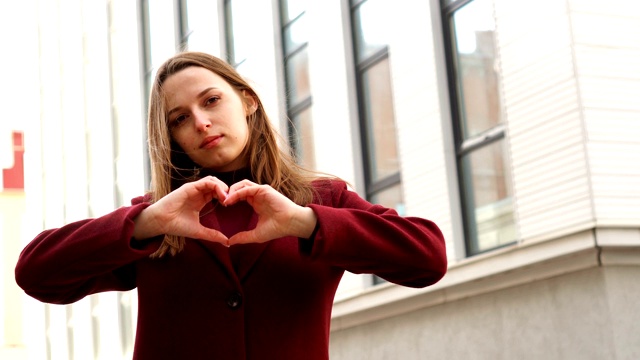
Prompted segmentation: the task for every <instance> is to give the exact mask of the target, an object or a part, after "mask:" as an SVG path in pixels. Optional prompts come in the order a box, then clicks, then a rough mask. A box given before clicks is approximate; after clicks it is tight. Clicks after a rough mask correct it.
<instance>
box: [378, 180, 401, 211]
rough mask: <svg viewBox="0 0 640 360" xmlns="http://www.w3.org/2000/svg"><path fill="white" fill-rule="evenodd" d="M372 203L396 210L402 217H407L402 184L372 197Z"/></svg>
mask: <svg viewBox="0 0 640 360" xmlns="http://www.w3.org/2000/svg"><path fill="white" fill-rule="evenodd" d="M371 202H372V203H374V204H380V205H382V206H384V207H388V208H390V209H395V210H396V211H397V212H398V214H399V215H400V216H404V215H405V209H404V200H403V198H402V186H400V184H396V185H393V186H391V187H388V188H385V189H384V190H381V191H379V192H377V193H375V194H373V195H372V196H371Z"/></svg>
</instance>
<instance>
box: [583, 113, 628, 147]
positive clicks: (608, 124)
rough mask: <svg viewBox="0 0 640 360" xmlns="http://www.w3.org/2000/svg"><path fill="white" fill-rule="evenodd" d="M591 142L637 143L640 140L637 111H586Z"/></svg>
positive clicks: (585, 116) (585, 117)
mask: <svg viewBox="0 0 640 360" xmlns="http://www.w3.org/2000/svg"><path fill="white" fill-rule="evenodd" d="M584 119H585V123H586V124H587V131H588V133H587V136H588V139H589V141H599V142H620V143H622V142H626V143H636V142H637V141H638V139H640V114H639V113H638V112H637V111H615V110H608V109H593V108H586V109H584Z"/></svg>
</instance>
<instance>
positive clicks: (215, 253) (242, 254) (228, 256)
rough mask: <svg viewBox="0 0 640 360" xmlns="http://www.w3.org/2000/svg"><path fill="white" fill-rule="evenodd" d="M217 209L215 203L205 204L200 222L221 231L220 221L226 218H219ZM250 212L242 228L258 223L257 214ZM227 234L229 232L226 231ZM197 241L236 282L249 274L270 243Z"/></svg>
mask: <svg viewBox="0 0 640 360" xmlns="http://www.w3.org/2000/svg"><path fill="white" fill-rule="evenodd" d="M217 210H218V209H217V206H216V205H215V204H212V203H209V204H207V205H206V206H205V207H204V208H203V209H202V211H201V212H200V214H201V215H200V223H201V224H202V225H204V226H206V227H208V228H212V229H216V230H218V231H223V227H222V226H221V224H220V222H221V221H225V220H226V219H225V217H223V219H220V216H219V214H218V212H217ZM223 211H224V210H223ZM250 214H251V215H250V219H249V221H248V223H247V225H246V226H243V228H244V230H249V229H253V228H255V227H256V225H257V223H258V215H257V214H256V213H255V212H254V211H251V212H250ZM227 221H229V220H227ZM223 232H225V231H223ZM227 235H229V234H228V233H227ZM197 242H198V243H199V244H200V245H201V246H202V247H203V248H205V249H206V250H207V251H208V252H209V253H210V254H211V255H212V257H213V258H215V259H216V260H217V261H218V262H219V263H220V265H221V266H222V267H223V269H224V270H225V272H226V273H227V275H228V276H229V277H231V278H232V279H233V280H234V281H236V282H242V281H243V280H244V278H245V277H246V276H247V275H249V273H250V272H251V269H252V268H253V266H254V264H255V263H256V261H257V260H258V259H259V258H260V256H261V255H262V253H263V252H264V250H265V249H266V248H267V247H268V246H269V244H270V242H266V243H261V244H242V245H234V246H232V247H230V248H227V247H225V246H224V245H222V244H218V243H212V242H208V241H204V240H200V241H197Z"/></svg>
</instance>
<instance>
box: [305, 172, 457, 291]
mask: <svg viewBox="0 0 640 360" xmlns="http://www.w3.org/2000/svg"><path fill="white" fill-rule="evenodd" d="M322 184H324V185H320V186H319V188H320V189H321V194H320V195H321V200H322V201H321V204H311V205H309V207H310V208H311V209H312V210H313V211H314V212H315V214H316V216H317V219H318V227H317V232H316V233H315V237H314V239H313V245H312V247H311V248H310V250H309V256H310V257H311V258H312V259H315V260H317V261H323V262H326V263H329V264H331V265H333V266H337V267H341V268H344V269H345V270H347V271H350V272H353V273H373V274H376V275H378V276H380V277H382V278H384V279H386V280H388V281H390V282H393V283H397V284H400V285H404V286H410V287H424V286H428V285H431V284H434V283H436V282H437V281H438V280H440V279H441V278H442V277H443V276H444V274H445V272H446V269H447V256H446V250H445V245H444V238H443V236H442V233H441V232H440V229H439V228H438V227H437V226H436V225H435V224H434V223H433V222H431V221H429V220H426V219H422V218H417V217H401V216H399V215H398V214H397V212H396V211H395V210H392V209H387V208H385V207H382V206H380V205H372V204H370V203H369V202H367V201H365V200H364V199H362V198H360V197H359V196H358V194H356V193H355V192H352V191H349V190H348V189H347V188H346V185H345V184H344V183H342V182H337V181H332V182H330V183H327V182H322ZM329 184H330V185H329ZM328 186H330V189H326V187H328Z"/></svg>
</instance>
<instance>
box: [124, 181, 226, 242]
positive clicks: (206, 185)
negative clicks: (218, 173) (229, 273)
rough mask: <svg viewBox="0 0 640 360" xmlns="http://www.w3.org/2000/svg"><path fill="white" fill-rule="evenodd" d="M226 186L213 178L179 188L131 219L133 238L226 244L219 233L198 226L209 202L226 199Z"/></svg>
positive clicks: (222, 235)
mask: <svg viewBox="0 0 640 360" xmlns="http://www.w3.org/2000/svg"><path fill="white" fill-rule="evenodd" d="M228 190H229V187H228V186H227V185H226V184H225V183H224V182H222V181H220V180H219V179H217V178H215V177H213V176H207V177H204V178H202V179H200V180H197V181H194V182H190V183H187V184H184V185H182V186H181V187H179V188H177V189H176V190H174V191H172V192H171V193H169V194H167V195H166V196H165V197H163V198H162V199H160V200H158V201H157V202H155V203H153V204H152V205H150V206H149V207H147V208H146V209H144V210H143V211H142V212H141V213H140V214H139V215H138V216H137V217H136V218H135V219H134V223H135V229H134V232H133V237H134V238H135V239H148V238H151V237H154V236H157V235H161V234H168V235H177V236H184V237H189V238H194V239H203V240H210V241H214V242H220V243H223V244H225V245H227V244H228V239H227V237H226V236H225V235H224V234H222V233H221V232H219V231H217V230H214V229H210V228H208V227H206V226H203V225H202V224H201V223H200V210H202V208H203V207H204V206H205V205H206V204H207V203H209V202H210V201H212V200H213V199H218V201H220V202H222V201H224V200H225V199H226V198H227V191H228Z"/></svg>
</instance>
